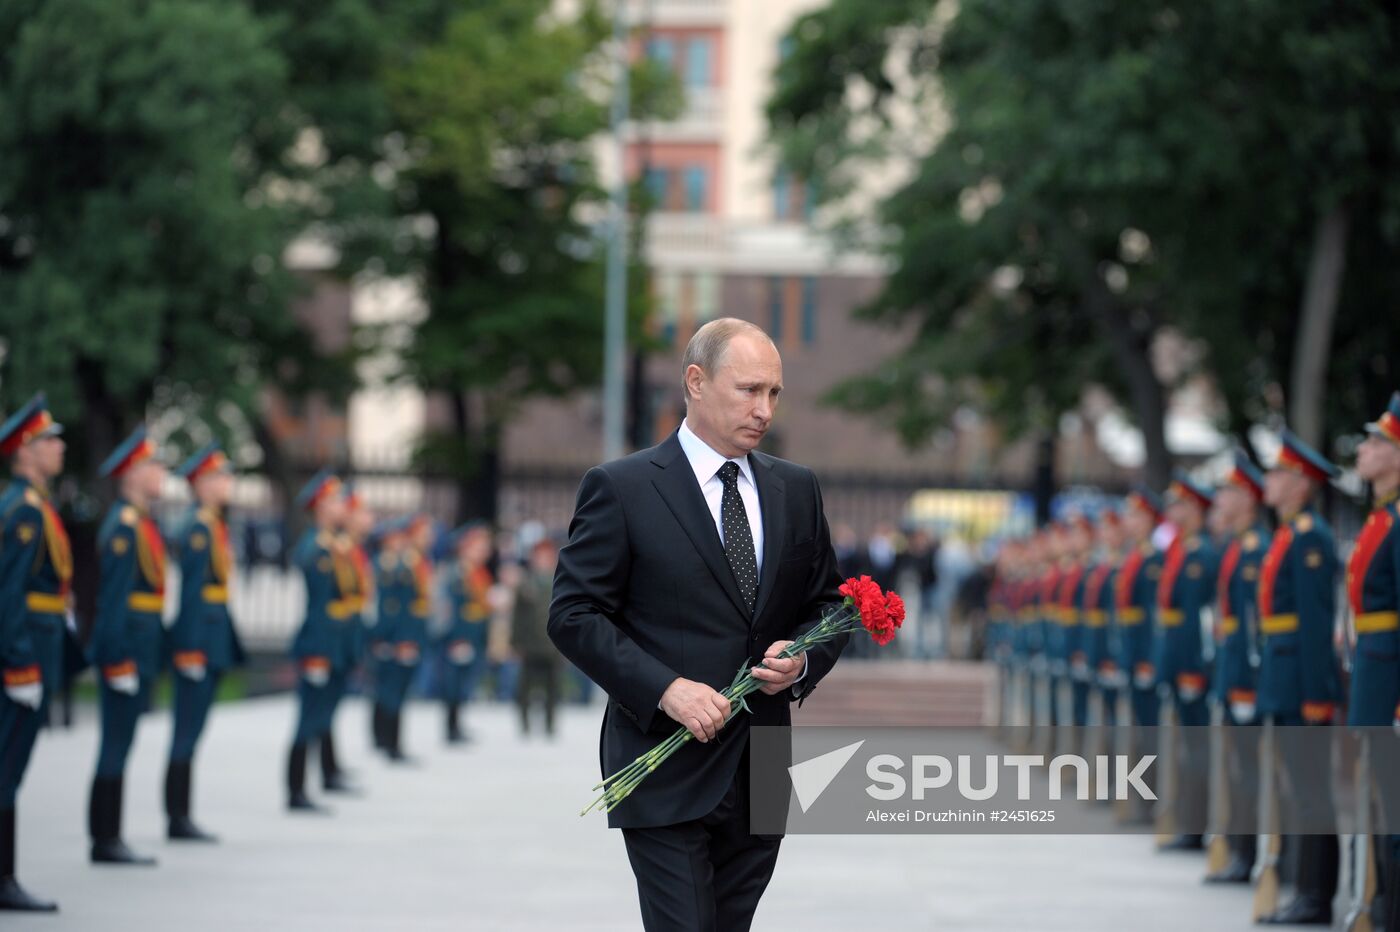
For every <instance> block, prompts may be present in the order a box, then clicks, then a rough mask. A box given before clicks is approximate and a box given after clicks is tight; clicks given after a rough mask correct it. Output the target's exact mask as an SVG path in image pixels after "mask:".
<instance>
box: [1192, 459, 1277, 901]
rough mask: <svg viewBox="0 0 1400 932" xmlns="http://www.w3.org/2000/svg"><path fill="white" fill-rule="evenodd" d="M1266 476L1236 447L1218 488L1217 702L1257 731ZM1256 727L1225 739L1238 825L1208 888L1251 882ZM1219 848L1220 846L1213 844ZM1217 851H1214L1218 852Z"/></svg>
mask: <svg viewBox="0 0 1400 932" xmlns="http://www.w3.org/2000/svg"><path fill="white" fill-rule="evenodd" d="M1263 501H1264V477H1263V476H1262V475H1261V474H1260V473H1259V470H1257V469H1255V468H1254V465H1253V464H1252V463H1251V462H1250V461H1249V457H1248V456H1246V455H1245V454H1244V451H1242V450H1236V451H1235V454H1234V462H1233V464H1232V466H1231V469H1230V472H1229V473H1228V474H1227V475H1226V477H1225V481H1224V482H1222V483H1221V484H1220V486H1219V488H1217V489H1216V491H1215V504H1214V509H1215V512H1216V514H1218V516H1219V519H1220V524H1221V526H1222V527H1223V528H1224V529H1225V531H1226V533H1227V534H1228V535H1229V538H1228V539H1229V543H1228V544H1227V545H1226V547H1225V552H1224V554H1223V555H1222V556H1221V558H1220V573H1219V576H1218V577H1217V579H1216V623H1215V677H1214V681H1213V682H1212V684H1211V697H1212V699H1214V701H1215V703H1216V704H1217V705H1218V706H1219V707H1220V709H1221V721H1223V722H1224V723H1225V724H1226V725H1230V726H1235V728H1241V727H1247V726H1257V725H1258V724H1259V718H1258V711H1257V710H1258V701H1257V690H1258V681H1259V669H1258V664H1259V661H1258V632H1259V617H1258V600H1257V598H1256V596H1257V594H1258V591H1259V564H1260V563H1261V562H1262V561H1263V559H1264V549H1265V544H1266V541H1267V540H1268V538H1269V534H1268V529H1267V528H1266V527H1265V526H1264V524H1263V522H1262V515H1261V514H1260V505H1261V504H1262V503H1263ZM1258 734H1259V733H1258V730H1257V728H1252V727H1251V728H1247V730H1244V731H1228V732H1227V733H1226V734H1225V736H1224V738H1225V740H1224V742H1223V744H1224V751H1225V773H1226V785H1227V787H1228V797H1227V798H1228V811H1229V821H1230V822H1231V823H1234V825H1235V828H1233V829H1229V830H1228V835H1227V836H1226V837H1225V838H1223V839H1221V841H1222V842H1224V843H1225V844H1226V845H1227V846H1228V857H1227V858H1226V862H1225V864H1224V866H1223V867H1221V868H1219V869H1218V870H1216V871H1214V872H1212V873H1211V874H1209V875H1207V876H1206V882H1207V883H1249V880H1250V873H1251V871H1252V870H1253V867H1254V857H1255V854H1256V844H1255V834H1254V833H1253V832H1252V831H1249V830H1248V826H1249V824H1251V823H1252V822H1254V819H1253V818H1252V817H1251V815H1252V813H1251V812H1250V809H1251V807H1253V806H1254V805H1255V800H1256V794H1257V792H1258V789H1259V737H1258ZM1212 844H1215V842H1212ZM1212 853H1214V850H1213V852H1212Z"/></svg>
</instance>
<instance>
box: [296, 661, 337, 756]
mask: <svg viewBox="0 0 1400 932" xmlns="http://www.w3.org/2000/svg"><path fill="white" fill-rule="evenodd" d="M334 708H335V693H334V692H332V690H331V687H330V684H327V685H325V686H312V685H311V684H310V683H308V682H307V681H306V678H305V677H302V678H300V679H298V680H297V731H296V737H295V738H294V739H293V741H294V743H296V744H307V743H309V742H311V741H314V740H315V739H317V738H319V737H321V736H322V735H324V734H325V733H326V731H327V730H328V729H329V728H330V727H331V712H332V711H333V710H334Z"/></svg>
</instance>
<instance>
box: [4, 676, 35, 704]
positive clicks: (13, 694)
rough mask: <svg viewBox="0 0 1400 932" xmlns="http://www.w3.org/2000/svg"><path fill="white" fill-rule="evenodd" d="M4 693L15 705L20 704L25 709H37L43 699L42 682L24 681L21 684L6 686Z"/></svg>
mask: <svg viewBox="0 0 1400 932" xmlns="http://www.w3.org/2000/svg"><path fill="white" fill-rule="evenodd" d="M5 695H6V696H9V697H10V701H11V702H13V703H15V704H16V705H22V706H24V707H25V708H26V709H37V708H39V704H40V703H42V702H43V701H44V684H43V682H41V681H39V680H35V681H34V682H32V683H25V684H24V685H23V686H6V687H5Z"/></svg>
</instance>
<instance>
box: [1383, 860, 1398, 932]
mask: <svg viewBox="0 0 1400 932" xmlns="http://www.w3.org/2000/svg"><path fill="white" fill-rule="evenodd" d="M1385 879H1386V883H1385V925H1384V926H1383V928H1384V929H1385V932H1400V857H1392V858H1391V859H1390V870H1388V871H1386V875H1385Z"/></svg>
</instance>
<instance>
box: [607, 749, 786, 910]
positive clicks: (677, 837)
mask: <svg viewBox="0 0 1400 932" xmlns="http://www.w3.org/2000/svg"><path fill="white" fill-rule="evenodd" d="M622 838H623V840H624V841H625V842H626V844H627V859H628V860H629V861H630V862H631V863H632V873H633V874H634V875H636V878H637V895H638V897H639V898H640V899H641V907H642V925H643V926H644V927H645V928H646V929H647V932H744V930H746V929H748V928H749V926H750V925H751V924H752V923H753V914H754V910H755V909H757V908H758V900H759V898H760V897H761V896H763V891H764V890H765V889H766V888H767V887H768V881H769V880H770V879H771V878H772V877H773V868H774V866H775V865H776V864H777V862H778V846H779V844H780V843H781V840H782V839H781V838H776V837H775V838H761V837H758V836H754V835H750V834H749V763H748V753H747V752H745V754H744V755H743V758H742V760H741V761H740V763H739V767H738V769H737V770H736V772H735V774H734V779H733V780H732V781H730V785H729V789H727V790H726V791H725V793H724V797H723V798H722V799H721V800H720V801H719V805H717V806H715V808H714V809H713V810H712V811H711V812H710V813H709V814H708V815H706V816H703V817H701V818H699V819H693V820H691V821H689V822H681V823H678V824H676V825H667V826H663V827H660V828H625V829H623V830H622Z"/></svg>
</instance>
